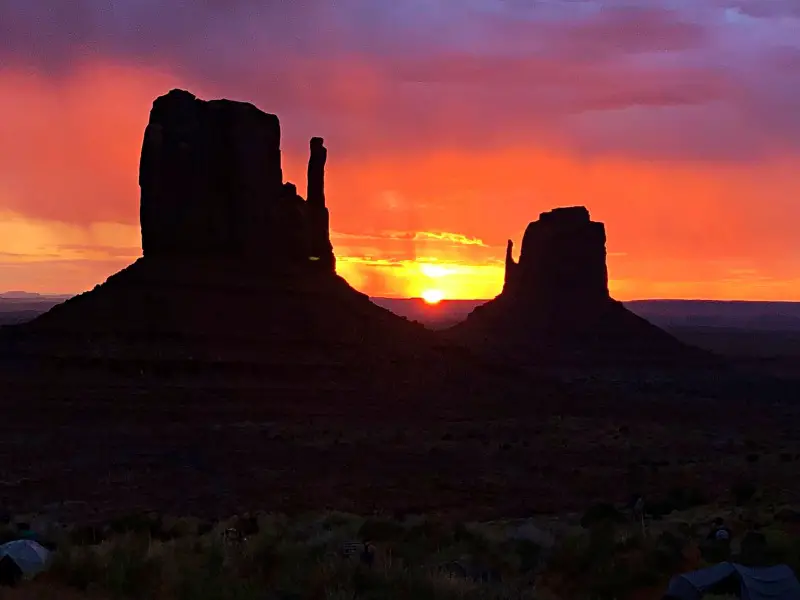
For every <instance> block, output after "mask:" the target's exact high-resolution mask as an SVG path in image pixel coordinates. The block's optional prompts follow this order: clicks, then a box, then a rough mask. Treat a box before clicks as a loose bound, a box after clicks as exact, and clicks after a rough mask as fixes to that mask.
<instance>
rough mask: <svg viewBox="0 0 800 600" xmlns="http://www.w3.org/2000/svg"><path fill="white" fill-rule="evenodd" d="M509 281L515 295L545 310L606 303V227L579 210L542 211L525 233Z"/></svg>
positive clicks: (582, 210)
mask: <svg viewBox="0 0 800 600" xmlns="http://www.w3.org/2000/svg"><path fill="white" fill-rule="evenodd" d="M509 259H510V260H511V261H512V262H513V259H511V258H510V256H509ZM513 277H514V278H516V280H517V283H518V285H517V289H516V293H517V294H519V295H520V296H522V297H524V298H526V299H527V301H529V302H532V303H534V304H536V305H538V306H541V307H545V308H547V309H550V308H551V307H556V306H557V307H563V306H564V305H565V304H568V305H569V306H570V308H575V309H577V308H580V307H581V306H583V305H587V306H591V305H593V304H597V303H599V302H603V301H606V300H608V298H609V295H608V271H607V270H606V232H605V227H604V226H603V224H602V223H597V222H594V221H592V220H591V219H590V218H589V211H588V210H586V208H584V207H583V206H575V207H569V208H557V209H555V210H552V211H550V212H546V213H542V214H541V215H540V216H539V220H538V221H534V222H532V223H531V224H530V225H528V228H527V229H526V230H525V235H524V237H523V238H522V250H521V252H520V259H519V264H518V265H514V268H513Z"/></svg>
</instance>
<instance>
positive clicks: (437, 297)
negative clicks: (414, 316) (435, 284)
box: [422, 290, 444, 304]
mask: <svg viewBox="0 0 800 600" xmlns="http://www.w3.org/2000/svg"><path fill="white" fill-rule="evenodd" d="M422 299H423V300H425V302H427V303H428V304H439V302H441V301H442V300H444V294H443V293H442V292H441V290H425V291H424V292H422Z"/></svg>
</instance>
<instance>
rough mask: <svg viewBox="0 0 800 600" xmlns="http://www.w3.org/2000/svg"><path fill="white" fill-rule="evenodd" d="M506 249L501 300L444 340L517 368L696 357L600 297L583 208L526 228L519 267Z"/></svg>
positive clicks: (599, 231)
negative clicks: (491, 353) (494, 354)
mask: <svg viewBox="0 0 800 600" xmlns="http://www.w3.org/2000/svg"><path fill="white" fill-rule="evenodd" d="M512 250H513V242H512V241H511V240H509V242H508V246H507V248H506V273H505V282H504V285H503V291H502V293H501V294H500V295H499V296H498V297H497V298H495V299H494V300H491V301H490V302H488V303H486V304H484V305H482V306H479V307H478V308H476V309H475V310H474V311H473V312H472V313H471V314H470V315H469V316H468V317H467V319H466V320H465V321H464V322H462V323H459V324H458V325H455V326H454V327H453V328H451V329H450V330H448V332H447V336H448V337H451V338H453V339H455V340H458V341H460V342H463V343H468V344H473V345H476V346H478V345H480V346H483V347H485V348H487V349H493V350H506V351H510V352H511V353H512V354H514V355H516V358H517V359H518V360H519V361H520V362H532V363H552V362H560V363H566V364H572V363H603V362H610V363H620V362H625V363H627V362H656V363H657V362H672V361H676V360H677V361H680V362H682V361H684V360H687V359H695V358H697V357H698V356H699V355H700V354H701V353H700V351H695V349H693V348H690V347H688V346H685V345H684V344H682V343H681V342H679V341H678V340H676V339H675V338H673V337H672V336H671V335H669V334H668V333H666V332H665V331H663V330H661V329H659V328H658V327H656V326H655V325H652V324H651V323H649V322H647V321H645V320H644V319H642V318H641V317H638V316H637V315H635V314H633V313H632V312H630V311H628V310H627V309H626V308H625V307H624V306H623V305H622V303H620V302H617V301H616V300H614V299H612V298H611V296H610V295H609V291H608V270H607V267H606V233H605V227H604V225H603V224H602V223H598V222H595V221H592V220H591V218H590V216H589V211H588V210H587V209H586V208H585V207H583V206H574V207H566V208H556V209H554V210H552V211H550V212H545V213H542V214H541V215H539V220H538V221H534V222H532V223H530V224H529V225H528V227H527V229H526V230H525V235H524V237H523V239H522V249H521V251H520V257H519V262H518V263H517V262H515V261H514V259H513V256H512Z"/></svg>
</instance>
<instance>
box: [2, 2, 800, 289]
mask: <svg viewBox="0 0 800 600" xmlns="http://www.w3.org/2000/svg"><path fill="white" fill-rule="evenodd" d="M0 16H2V15H0ZM798 31H800V29H798ZM798 39H800V38H798ZM350 58H351V60H349V61H345V60H342V61H338V62H336V63H335V65H334V67H335V68H334V67H332V70H330V71H326V73H327V77H328V79H326V80H325V81H322V82H318V83H319V86H320V88H319V89H310V90H307V92H308V95H310V96H313V97H315V98H316V96H317V95H319V94H321V95H323V96H324V103H325V105H326V106H328V107H330V114H329V115H327V116H326V115H325V114H321V113H314V114H315V115H316V116H314V117H313V118H310V117H308V116H307V115H308V114H311V113H308V112H306V113H304V112H303V111H304V110H305V109H306V108H307V107H306V106H305V105H302V106H298V105H297V104H293V103H292V102H294V100H295V99H296V98H297V97H302V98H309V97H310V96H308V95H302V96H296V95H295V96H291V97H290V96H289V95H288V93H287V92H285V91H284V92H281V93H275V94H272V93H271V92H270V89H271V88H269V85H268V84H267V83H266V82H261V83H259V82H253V81H251V82H250V84H252V85H249V86H242V87H241V88H237V87H236V86H228V85H227V84H226V82H225V81H210V80H208V79H204V78H203V77H202V76H200V75H198V74H190V75H187V74H186V73H185V72H183V71H181V70H180V69H172V68H170V66H169V65H165V64H158V65H155V64H144V63H143V61H138V60H137V61H132V60H129V59H127V58H126V59H122V58H114V57H113V56H111V57H105V58H99V57H97V56H95V55H94V54H93V53H87V54H86V55H85V56H83V55H82V57H81V59H80V60H76V61H75V62H74V64H72V65H71V66H70V68H69V69H66V70H64V71H57V70H55V71H52V70H51V71H47V70H43V69H41V68H34V67H32V66H30V65H26V64H25V62H24V61H20V62H19V63H18V64H15V65H14V64H12V65H10V66H6V67H4V68H0V115H2V120H0V140H2V141H0V290H26V291H39V292H59V293H60V292H79V291H83V290H86V289H90V288H91V287H93V286H94V285H95V284H96V283H99V282H101V281H102V280H104V279H105V278H106V277H107V276H108V275H110V274H111V273H113V272H114V271H116V270H118V269H119V268H121V267H123V266H124V265H126V264H128V263H130V262H131V261H132V260H134V259H135V258H136V257H138V256H139V254H140V248H139V243H140V239H139V230H138V200H139V196H138V194H139V190H138V185H137V172H138V158H139V151H140V147H141V139H142V134H143V131H144V126H145V124H146V122H147V117H148V112H149V109H150V105H151V103H152V101H153V99H154V98H155V97H156V96H158V95H161V94H163V93H165V92H166V91H168V90H169V89H170V88H172V87H184V88H188V89H190V90H191V91H192V92H194V93H196V94H197V95H199V96H200V97H204V98H207V99H208V98H212V97H220V96H223V95H224V96H229V97H232V98H235V99H238V100H248V101H253V102H255V103H256V104H257V105H258V106H259V107H260V108H262V109H263V110H266V111H269V112H276V113H278V114H279V116H280V117H281V122H282V131H283V148H284V173H285V176H286V178H287V179H288V180H290V181H294V182H295V183H297V184H298V187H299V189H300V190H304V189H305V181H304V177H305V166H306V162H305V161H306V160H307V155H306V150H307V143H308V138H309V137H310V136H311V135H322V136H323V137H325V141H326V145H327V147H328V150H329V160H328V170H327V173H328V178H327V193H326V195H327V198H328V204H329V207H330V209H331V227H332V230H333V232H332V239H333V243H334V248H335V251H336V254H337V257H338V271H339V273H340V274H342V275H343V276H344V277H345V278H346V279H348V281H350V282H351V283H352V284H353V285H354V286H355V287H356V288H358V289H360V290H362V291H364V292H366V293H368V294H370V295H373V296H419V295H421V294H422V293H423V292H425V291H426V290H430V289H437V290H441V291H442V292H443V294H444V296H445V297H446V298H489V297H493V296H494V295H496V294H497V293H498V292H499V291H500V288H501V285H502V277H503V269H502V259H503V255H504V251H505V242H506V239H508V238H511V239H513V240H514V241H515V244H516V249H515V253H516V252H518V250H519V242H520V241H521V236H522V232H523V231H524V229H525V226H526V225H527V223H528V222H529V221H531V220H534V219H536V218H537V216H538V214H539V213H540V212H542V211H544V210H549V209H551V208H553V207H556V206H563V205H573V204H584V205H586V206H587V207H588V208H589V210H590V211H591V214H592V217H593V218H594V219H596V220H601V221H604V222H605V223H606V229H607V233H608V251H609V258H608V262H609V272H610V277H611V289H612V293H613V294H614V295H615V297H617V298H619V299H622V300H627V299H634V298H654V297H659V298H713V299H767V300H769V299H774V300H800V242H799V240H800V238H798V235H797V223H798V218H800V206H798V198H800V177H798V176H797V173H798V164H800V163H799V162H798V155H797V152H796V150H795V149H794V148H793V147H792V146H791V144H787V143H786V142H785V140H782V139H780V137H779V136H778V135H777V134H776V133H770V132H766V133H764V132H763V131H762V130H758V132H757V135H755V134H753V125H752V124H751V123H750V121H748V122H747V123H745V124H744V125H741V122H740V121H738V120H736V119H738V118H739V117H738V116H736V115H739V113H735V114H734V113H733V112H731V113H730V115H733V116H730V118H731V119H732V120H731V123H734V122H735V123H737V127H738V126H741V131H743V132H744V131H747V132H749V133H750V134H753V136H751V138H747V139H742V142H743V143H745V142H747V143H750V142H749V140H751V139H758V140H759V144H761V145H762V146H763V148H764V149H765V150H764V151H759V152H758V153H757V155H754V156H752V157H745V158H741V157H738V156H725V152H727V150H728V149H729V148H728V146H729V145H730V144H731V143H735V142H733V141H732V140H733V139H734V136H733V134H732V133H731V134H730V135H731V140H728V139H727V138H726V137H725V136H724V135H722V134H720V137H719V139H716V140H715V141H714V144H715V146H714V148H711V146H706V145H703V141H702V139H700V138H698V140H699V141H697V142H695V141H694V140H692V141H691V144H690V146H691V152H683V151H682V150H681V149H682V148H684V145H685V144H686V143H687V142H685V140H684V139H683V137H682V136H691V135H694V133H695V132H694V131H693V130H694V129H696V128H701V127H705V126H706V125H705V123H706V120H705V117H703V118H701V117H700V116H699V115H695V116H692V114H693V113H692V114H690V113H687V114H686V115H685V116H684V117H682V118H683V120H682V121H679V122H676V121H674V120H672V119H673V117H672V116H669V115H667V116H665V117H664V118H663V119H654V118H653V117H652V115H651V114H650V113H644V112H642V113H640V112H637V111H636V110H633V111H627V112H626V113H625V114H624V115H621V114H618V113H617V112H616V111H615V109H614V108H611V109H608V110H604V113H603V115H602V118H599V117H598V118H597V119H590V115H589V112H587V111H586V110H585V109H583V108H582V109H575V112H574V114H572V115H571V116H570V119H569V120H566V119H565V120H563V121H559V122H558V123H560V124H559V125H558V126H555V125H553V126H550V124H549V123H548V121H549V120H550V115H551V114H552V115H560V113H558V111H556V109H555V108H554V107H555V106H556V104H557V102H556V103H555V104H553V103H552V102H550V104H548V103H547V102H545V101H544V100H542V98H538V99H537V100H536V101H535V102H534V101H532V104H531V108H530V110H529V111H528V112H530V113H531V114H533V115H534V117H532V118H531V121H530V123H528V122H527V121H526V122H525V123H522V122H520V127H519V128H517V129H515V126H514V122H512V121H509V122H508V123H506V122H505V121H504V119H505V118H506V117H504V111H503V110H502V109H498V111H497V114H494V115H493V114H486V113H485V112H480V111H478V110H477V108H476V106H474V105H471V104H469V103H468V102H466V101H464V100H463V99H462V100H459V99H458V98H457V97H453V98H451V100H452V102H450V101H449V100H448V101H447V102H445V101H444V100H441V98H440V99H439V100H437V102H438V104H431V105H426V104H425V103H422V104H413V105H412V106H411V108H410V109H408V110H405V111H404V112H403V114H396V113H395V112H393V111H394V109H395V108H396V107H397V106H399V105H398V104H395V102H400V101H401V100H402V96H401V97H400V98H399V99H397V98H396V97H395V95H394V94H389V92H388V91H387V89H386V86H387V85H388V84H387V80H386V75H385V73H384V72H383V71H381V70H380V69H378V68H376V66H375V63H374V62H370V61H364V60H362V59H360V58H358V57H357V56H353V57H350ZM514 64H515V65H516V68H520V65H519V63H514ZM581 64H582V63H581ZM298 65H299V66H298V70H297V71H296V72H295V73H294V74H293V75H292V74H290V75H287V79H286V81H287V82H288V84H289V85H290V87H291V86H295V87H297V86H299V88H298V89H305V88H303V86H308V85H309V84H308V81H307V79H305V78H304V77H305V75H307V74H308V73H310V72H316V69H317V68H318V65H310V66H309V65H306V64H305V63H300V62H298ZM304 65H305V66H304ZM459 65H460V63H456V64H455V65H453V64H450V67H448V68H449V69H450V70H448V71H447V73H450V74H452V73H460V74H461V76H462V77H463V76H464V73H463V69H461V67H460V66H459ZM306 66H307V67H308V69H307V70H305V71H304V70H303V69H304V68H305V67H306ZM442 68H443V69H444V68H445V67H442ZM526 68H528V67H526ZM531 68H532V67H531ZM576 68H577V67H576ZM692 73H693V72H690V73H689V75H687V77H689V79H688V80H683V79H682V80H680V81H679V80H674V81H673V80H669V79H667V80H666V84H668V85H669V86H672V87H669V88H668V89H683V88H681V85H683V83H685V84H686V85H687V86H688V87H686V88H685V89H690V90H691V91H692V92H693V93H697V94H701V95H703V96H704V97H705V96H707V95H708V96H710V100H709V101H710V102H712V103H713V102H715V101H716V100H717V99H718V97H717V96H716V94H723V93H731V94H734V95H735V94H736V90H735V89H734V90H733V91H731V90H732V88H730V80H729V79H725V78H724V77H721V78H720V79H719V87H718V88H716V87H714V86H716V85H717V83H715V81H716V80H715V79H714V78H698V77H697V76H696V75H697V74H696V73H695V74H692ZM230 76H231V77H233V76H235V74H232V75H230ZM470 76H471V75H470ZM498 77H500V74H499V71H492V80H493V81H494V83H495V84H498V83H497V81H495V80H497V79H498ZM560 77H563V76H562V75H559V76H558V77H556V80H557V81H560V79H559V78H560ZM638 81H642V79H641V78H640V79H639V80H638ZM655 81H656V79H655V78H654V79H653V82H655ZM658 81H661V80H658ZM623 82H625V83H624V85H626V86H629V85H631V84H629V83H627V79H625V78H624V77H622V75H621V74H619V75H617V76H616V77H615V78H613V79H611V80H606V79H602V80H601V79H599V78H598V77H595V80H590V81H587V82H586V83H585V84H584V83H582V84H581V85H585V86H589V85H594V86H599V87H597V88H596V89H604V88H602V86H604V85H610V86H612V88H613V90H619V89H620V88H619V86H622V85H623ZM701 82H702V85H701ZM262 83H263V85H262ZM551 83H552V82H551ZM498 85H499V84H498ZM509 85H510V84H509ZM641 85H647V86H650V85H651V83H646V84H641ZM652 85H655V83H652ZM229 88H230V89H231V91H230V92H227V91H226V90H227V89H229ZM701 88H702V89H701ZM293 89H294V88H293ZM392 89H400V88H398V87H395V88H392ZM403 89H405V88H403ZM481 89H485V88H481ZM642 89H644V88H642ZM648 89H649V88H648ZM253 90H255V92H253V93H252V94H250V93H248V92H249V91H253ZM295 91H296V90H295ZM623 91H625V90H623ZM639 92H641V90H639V91H637V93H639ZM661 92H663V90H661ZM642 93H643V92H642ZM648 93H649V92H648ZM273 97H274V99H275V101H274V103H273V102H271V101H270V99H271V98H273ZM592 97H593V98H595V100H596V99H597V98H599V97H600V96H598V95H597V94H596V93H593V95H592ZM448 98H449V96H448ZM602 98H603V102H607V101H608V99H609V98H611V95H609V94H602ZM517 101H519V98H516V99H515V100H514V102H515V103H516V102H517ZM307 102H308V103H312V102H313V100H312V99H309V100H307ZM536 102H538V103H539V104H536ZM748 102H749V100H748ZM419 106H423V107H427V108H425V109H424V110H421V109H419ZM515 106H516V104H515ZM283 107H288V108H286V109H285V110H282V109H283ZM523 108H524V107H523ZM309 110H310V109H309ZM520 110H522V108H520ZM654 110H656V109H654ZM536 111H539V112H536ZM547 111H551V112H547ZM552 111H555V112H552ZM545 113H546V114H545ZM717 113H718V114H717V117H716V118H718V119H722V121H720V123H723V125H724V120H725V119H727V118H729V116H725V115H727V114H728V113H725V111H724V110H723V109H720V110H719V111H717ZM722 113H724V115H723V116H719V115H720V114H722ZM526 114H527V113H526ZM304 115H305V116H304ZM739 116H741V115H739ZM361 117H363V119H362V118H361ZM539 117H541V118H539ZM623 117H624V118H623ZM508 118H510V117H508ZM553 118H555V117H553ZM393 119H394V120H397V122H394V121H393ZM492 119H496V120H497V121H496V123H497V128H498V131H497V135H495V136H492V135H491V133H492V131H493V130H494V129H493V126H492V123H493V121H492ZM484 120H485V121H486V122H487V123H488V125H487V124H486V123H484V124H482V125H481V127H482V129H481V135H480V136H478V134H477V133H475V136H474V139H473V135H472V134H473V132H470V131H465V130H464V126H463V124H464V123H469V122H475V123H478V122H479V121H484ZM742 122H743V121H742ZM372 123H385V128H386V129H385V130H381V131H380V132H376V131H375V130H374V128H373V127H371V125H370V124H372ZM676 123H679V124H680V127H685V129H683V130H682V129H680V127H678V126H677V125H676ZM561 124H563V126H562V125H561ZM695 124H696V126H697V127H696V128H695ZM523 125H525V127H523ZM732 126H733V125H732ZM765 127H766V126H765ZM501 128H502V131H501V130H500V129H501ZM723 129H724V128H723ZM723 129H720V131H723ZM737 131H739V130H737ZM770 131H771V130H770ZM612 133H613V135H611V134H612ZM712 133H713V132H712ZM379 134H380V135H379ZM698 135H699V134H698ZM709 135H711V134H710V133H709ZM609 136H610V137H609ZM612 138H613V139H612ZM609 139H611V142H608V143H607V141H608V140H609ZM619 140H622V141H621V142H620V141H619ZM654 140H655V141H654ZM656 142H657V143H656ZM709 144H710V142H709ZM601 146H602V151H599V150H597V148H599V147H601ZM656 146H658V148H659V149H660V148H666V150H664V152H662V153H661V154H659V152H660V150H659V151H656V150H654V148H656ZM717 147H719V148H721V149H722V151H721V152H719V153H718V155H715V152H716V149H717ZM759 149H761V146H759ZM695 150H696V153H695V152H694V151H695ZM767 150H768V151H767ZM682 152H683V154H682ZM704 153H705V154H707V155H708V156H704V155H703V154H704ZM733 154H734V155H735V154H736V152H733Z"/></svg>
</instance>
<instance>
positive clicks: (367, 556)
mask: <svg viewBox="0 0 800 600" xmlns="http://www.w3.org/2000/svg"><path fill="white" fill-rule="evenodd" d="M361 562H362V564H365V565H366V566H367V567H369V568H370V569H371V568H372V565H373V564H374V563H375V546H373V545H372V544H370V543H369V542H364V549H363V550H362V551H361Z"/></svg>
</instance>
